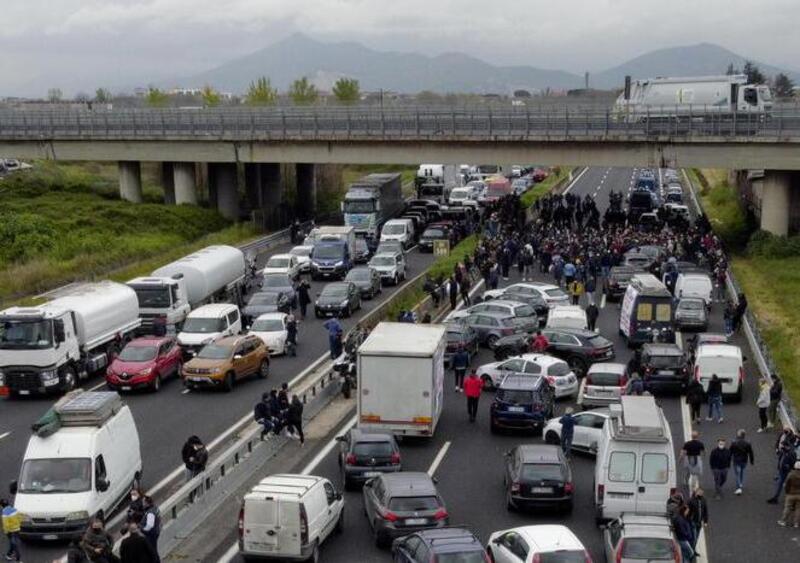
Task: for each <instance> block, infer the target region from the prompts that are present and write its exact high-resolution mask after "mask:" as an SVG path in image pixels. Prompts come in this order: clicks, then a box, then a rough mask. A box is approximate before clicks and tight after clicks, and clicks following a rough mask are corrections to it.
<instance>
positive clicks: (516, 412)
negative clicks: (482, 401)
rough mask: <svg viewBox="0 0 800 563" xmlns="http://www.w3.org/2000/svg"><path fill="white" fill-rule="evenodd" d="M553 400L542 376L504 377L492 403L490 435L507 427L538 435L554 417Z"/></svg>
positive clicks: (551, 389)
mask: <svg viewBox="0 0 800 563" xmlns="http://www.w3.org/2000/svg"><path fill="white" fill-rule="evenodd" d="M554 398H555V394H554V392H553V388H552V387H550V384H549V383H548V382H547V379H545V378H544V377H539V376H531V375H514V374H512V375H507V376H506V377H505V378H503V381H502V382H500V385H499V386H498V388H497V392H496V393H495V396H494V401H492V406H491V410H490V427H491V430H492V432H493V433H494V432H497V431H498V430H500V429H501V428H508V429H519V430H533V431H534V432H539V433H541V432H542V428H543V427H544V424H545V422H546V421H547V420H548V419H550V418H552V417H553V406H554V402H555V399H554Z"/></svg>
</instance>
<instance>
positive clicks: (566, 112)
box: [564, 108, 569, 137]
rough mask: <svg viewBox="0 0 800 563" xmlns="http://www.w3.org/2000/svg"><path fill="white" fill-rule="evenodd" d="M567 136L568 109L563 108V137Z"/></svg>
mask: <svg viewBox="0 0 800 563" xmlns="http://www.w3.org/2000/svg"><path fill="white" fill-rule="evenodd" d="M567 135H569V108H564V136H565V137H566V136H567Z"/></svg>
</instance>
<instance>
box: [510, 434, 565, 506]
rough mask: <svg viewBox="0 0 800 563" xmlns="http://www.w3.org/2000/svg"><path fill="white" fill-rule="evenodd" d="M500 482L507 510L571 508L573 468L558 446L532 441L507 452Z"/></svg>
mask: <svg viewBox="0 0 800 563" xmlns="http://www.w3.org/2000/svg"><path fill="white" fill-rule="evenodd" d="M503 484H504V486H505V489H506V507H507V508H508V509H509V510H517V509H521V510H524V509H528V508H543V507H555V508H560V509H562V510H567V511H570V510H572V493H573V492H574V491H575V486H574V485H573V483H572V470H571V469H570V467H569V463H568V462H567V459H566V457H565V456H564V452H563V451H562V450H561V447H560V446H556V445H550V444H531V445H523V446H517V447H515V448H514V449H512V450H511V451H509V452H507V453H506V463H505V473H504V475H503Z"/></svg>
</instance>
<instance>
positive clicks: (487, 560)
mask: <svg viewBox="0 0 800 563" xmlns="http://www.w3.org/2000/svg"><path fill="white" fill-rule="evenodd" d="M483 562H484V563H492V560H491V559H490V558H489V555H488V554H487V553H486V552H484V554H483Z"/></svg>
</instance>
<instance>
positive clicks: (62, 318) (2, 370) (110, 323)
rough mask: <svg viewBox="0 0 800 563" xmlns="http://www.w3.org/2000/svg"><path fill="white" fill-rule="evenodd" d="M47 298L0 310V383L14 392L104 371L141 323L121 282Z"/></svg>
mask: <svg viewBox="0 0 800 563" xmlns="http://www.w3.org/2000/svg"><path fill="white" fill-rule="evenodd" d="M50 296H51V297H52V298H53V299H52V300H51V301H48V302H46V303H44V304H42V305H39V306H36V307H11V308H10V309H6V310H4V311H0V386H5V387H7V388H8V391H9V394H10V395H12V396H15V395H32V394H44V393H49V392H63V391H69V390H72V389H74V388H75V387H76V386H77V384H78V381H79V380H80V379H85V378H87V377H89V375H91V374H93V373H97V372H99V371H101V370H103V369H105V367H106V366H107V365H108V364H109V361H110V358H111V357H113V356H114V355H116V353H117V352H119V350H120V349H121V348H122V346H123V345H124V343H125V342H126V341H127V340H128V339H129V338H131V337H132V336H133V335H134V333H135V331H136V329H137V328H139V325H140V324H141V319H140V318H139V302H138V300H137V299H136V293H135V292H134V291H133V289H131V288H130V287H128V286H127V285H124V284H121V283H116V282H112V281H102V282H95V283H85V284H76V285H72V286H67V287H65V288H62V289H60V290H57V291H55V292H52V293H51V294H50Z"/></svg>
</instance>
